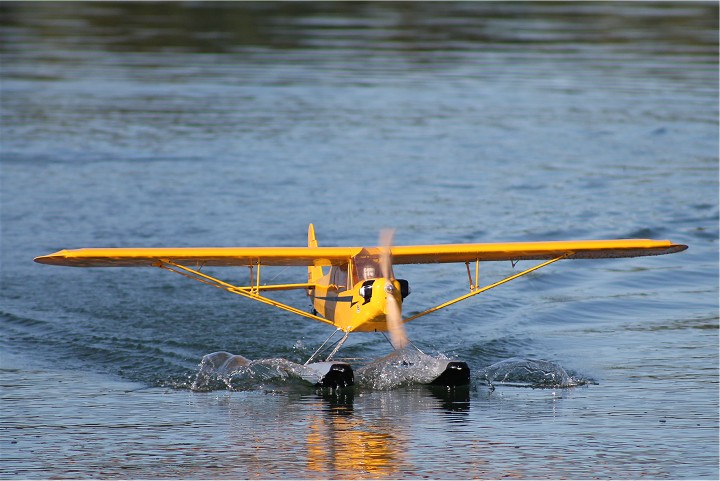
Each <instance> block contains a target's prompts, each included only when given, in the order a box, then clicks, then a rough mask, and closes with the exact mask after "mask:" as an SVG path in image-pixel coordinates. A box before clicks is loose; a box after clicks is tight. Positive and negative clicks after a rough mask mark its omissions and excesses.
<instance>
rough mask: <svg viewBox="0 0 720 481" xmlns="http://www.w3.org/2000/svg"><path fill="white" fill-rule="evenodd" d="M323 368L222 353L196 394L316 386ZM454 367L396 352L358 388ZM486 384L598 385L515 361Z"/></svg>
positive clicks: (546, 365)
mask: <svg viewBox="0 0 720 481" xmlns="http://www.w3.org/2000/svg"><path fill="white" fill-rule="evenodd" d="M319 364H328V363H318V364H309V365H303V364H298V363H295V362H292V361H289V360H287V359H281V358H274V359H258V360H254V361H251V360H249V359H247V358H245V357H243V356H240V355H236V354H230V353H228V352H224V351H220V352H214V353H212V354H208V355H206V356H204V357H203V359H202V361H201V362H200V367H199V370H198V373H197V375H196V376H195V380H194V381H193V383H192V385H191V386H190V389H192V390H193V391H214V390H232V391H243V390H254V389H258V388H260V387H263V386H268V385H274V386H278V385H280V386H281V385H285V386H287V385H292V384H297V385H304V386H307V387H310V386H315V387H317V385H318V383H320V382H321V380H322V378H323V376H324V373H323V372H321V371H319V370H318V368H317V366H318V365H319ZM452 364H453V361H452V360H451V359H450V358H448V357H446V356H445V355H443V354H437V355H434V356H431V355H428V354H425V353H423V352H421V351H419V350H417V349H415V348H414V347H412V346H409V347H407V348H404V349H399V350H396V351H393V352H391V353H390V354H388V355H387V356H384V357H381V358H379V359H376V360H373V361H371V362H370V363H368V364H366V365H363V366H361V367H359V368H358V369H357V370H356V371H355V376H354V378H355V385H357V386H358V388H360V389H368V390H383V391H384V390H390V389H396V388H399V387H404V386H412V385H418V384H432V383H433V382H434V381H435V380H437V379H438V377H439V376H441V375H442V374H443V373H444V372H446V371H447V370H448V366H450V365H452ZM476 378H477V381H478V382H479V383H480V384H486V385H488V386H489V387H490V390H491V391H492V390H494V389H495V386H497V385H504V386H517V387H531V388H571V387H576V386H582V385H585V384H590V383H593V381H591V380H588V379H585V378H583V377H580V376H577V375H572V374H569V373H568V372H567V371H566V370H565V369H563V368H562V367H561V366H560V365H559V364H556V363H553V362H550V361H544V360H530V359H522V358H510V359H505V360H503V361H500V362H497V363H495V364H493V365H491V366H488V367H486V368H484V369H482V370H481V371H480V372H479V374H478V375H477V377H476Z"/></svg>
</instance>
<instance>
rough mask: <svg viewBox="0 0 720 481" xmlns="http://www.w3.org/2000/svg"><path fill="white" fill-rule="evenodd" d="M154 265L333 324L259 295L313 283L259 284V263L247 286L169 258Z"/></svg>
mask: <svg viewBox="0 0 720 481" xmlns="http://www.w3.org/2000/svg"><path fill="white" fill-rule="evenodd" d="M154 266H155V267H159V268H161V269H165V270H166V271H170V272H174V273H175V274H180V275H181V276H183V277H187V278H188V279H192V280H195V281H198V282H201V283H203V284H207V285H210V286H213V287H217V288H218V289H224V290H226V291H228V292H232V293H233V294H238V295H240V296H243V297H247V298H248V299H252V300H254V301H258V302H262V303H264V304H268V305H270V306H273V307H277V308H279V309H284V310H286V311H289V312H292V313H293V314H297V315H299V316H303V317H307V318H310V319H314V320H316V321H320V322H324V323H326V324H330V325H333V322H332V321H331V320H329V319H325V318H324V317H320V316H316V315H314V314H310V313H309V312H305V311H303V310H301V309H298V308H296V307H292V306H289V305H287V304H284V303H282V302H278V301H276V300H273V299H270V298H268V297H265V296H263V295H261V294H260V291H263V290H276V291H278V290H289V289H308V288H311V287H314V284H274V285H270V286H261V285H260V277H259V271H260V266H259V265H258V278H257V283H256V284H255V285H251V286H249V287H248V286H234V285H232V284H229V283H227V282H225V281H221V280H220V279H217V278H215V277H212V276H209V275H207V274H203V273H202V272H200V271H197V270H195V269H191V268H189V267H186V266H183V265H181V264H176V263H175V262H172V261H169V260H160V261H157V262H156V263H155V264H154Z"/></svg>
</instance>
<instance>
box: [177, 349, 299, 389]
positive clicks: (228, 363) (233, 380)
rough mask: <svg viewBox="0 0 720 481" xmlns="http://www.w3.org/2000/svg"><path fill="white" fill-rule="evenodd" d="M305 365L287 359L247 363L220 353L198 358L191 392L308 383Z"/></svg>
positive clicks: (241, 357)
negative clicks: (198, 361)
mask: <svg viewBox="0 0 720 481" xmlns="http://www.w3.org/2000/svg"><path fill="white" fill-rule="evenodd" d="M306 371H307V369H306V368H305V366H303V365H301V364H297V363H294V362H292V361H288V360H287V359H280V358H276V359H258V360H254V361H251V360H249V359H247V358H245V357H243V356H240V355H238V354H230V353H229V352H225V351H220V352H214V353H212V354H208V355H206V356H204V357H203V358H202V361H201V362H200V369H199V371H198V373H197V376H196V377H195V381H194V382H193V383H192V385H191V386H190V389H192V390H193V391H214V390H221V389H228V390H231V391H243V390H250V389H257V388H258V387H259V386H262V385H266V384H288V383H289V382H292V381H297V382H303V381H304V382H308V373H307V372H306Z"/></svg>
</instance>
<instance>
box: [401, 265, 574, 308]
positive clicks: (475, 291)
mask: <svg viewBox="0 0 720 481" xmlns="http://www.w3.org/2000/svg"><path fill="white" fill-rule="evenodd" d="M573 254H574V253H573V252H566V253H565V254H563V255H561V256H559V257H555V258H553V259H550V260H549V261H546V262H543V263H541V264H538V265H536V266H533V267H531V268H529V269H525V270H524V271H522V272H518V273H517V274H514V275H512V276H510V277H506V278H505V279H502V280H500V281H498V282H495V283H493V284H489V285H487V286H485V287H477V286H478V284H477V282H478V278H477V275H478V271H479V267H478V264H479V262H478V263H476V265H475V272H476V274H475V276H476V277H475V282H474V283H473V282H472V278H471V280H470V292H469V293H468V294H465V295H463V296H460V297H456V298H455V299H452V300H450V301H447V302H444V303H442V304H439V305H437V306H435V307H431V308H430V309H428V310H426V311H423V312H421V313H419V314H415V315H414V316H410V317H408V318H406V319H404V321H403V322H409V321H412V320H413V319H417V318H418V317H422V316H424V315H427V314H430V313H431V312H435V311H439V310H440V309H443V308H445V307H448V306H451V305H453V304H455V303H458V302H460V301H464V300H465V299H468V298H470V297H472V296H476V295H478V294H480V293H481V292H485V291H489V290H490V289H492V288H493V287H497V286H499V285H502V284H505V283H506V282H510V281H512V280H514V279H517V278H518V277H522V276H524V275H526V274H529V273H531V272H532V271H536V270H538V269H540V268H541V267H545V266H547V265H550V264H552V263H553V262H557V261H559V260H561V259H565V258H566V257H570V256H572V255H573ZM466 264H467V263H466ZM467 268H468V276H469V275H470V266H469V265H467Z"/></svg>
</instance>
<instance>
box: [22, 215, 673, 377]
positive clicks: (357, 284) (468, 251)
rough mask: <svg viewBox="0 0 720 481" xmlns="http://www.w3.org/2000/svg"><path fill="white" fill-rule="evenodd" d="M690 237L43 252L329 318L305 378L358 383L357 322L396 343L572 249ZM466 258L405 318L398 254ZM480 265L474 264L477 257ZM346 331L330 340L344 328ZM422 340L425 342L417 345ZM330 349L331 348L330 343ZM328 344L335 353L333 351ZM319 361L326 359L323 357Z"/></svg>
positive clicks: (223, 358) (233, 361)
mask: <svg viewBox="0 0 720 481" xmlns="http://www.w3.org/2000/svg"><path fill="white" fill-rule="evenodd" d="M685 249H687V246H686V245H682V244H674V243H672V242H670V241H668V240H650V239H619V240H581V241H551V242H515V243H484V244H441V245H416V246H393V245H392V231H383V233H382V234H381V239H380V243H379V245H378V246H376V247H319V246H318V241H317V239H316V237H315V229H314V227H313V225H312V224H310V226H309V228H308V245H307V247H190V248H85V249H71V250H61V251H58V252H55V253H53V254H49V255H45V256H40V257H36V258H35V262H39V263H42V264H50V265H57V266H71V267H158V268H161V269H165V270H168V271H170V272H174V273H177V274H180V275H182V276H185V277H187V278H190V279H193V280H196V281H199V282H201V283H204V284H208V285H211V286H214V287H217V288H220V289H224V290H226V291H228V292H231V293H234V294H238V295H240V296H242V297H245V298H247V299H251V300H254V301H258V302H262V303H265V304H268V305H270V306H274V307H277V308H280V309H284V310H286V311H289V312H292V313H294V314H297V315H300V316H304V317H307V318H309V319H313V320H315V321H319V322H322V323H325V324H328V325H330V326H333V327H334V328H335V330H334V331H333V333H332V335H331V336H330V337H329V338H328V339H327V340H326V341H325V342H324V343H323V344H322V345H321V346H320V347H319V348H318V349H317V350H316V351H315V352H314V353H313V355H312V356H310V358H309V359H308V360H307V362H306V363H305V369H306V370H305V372H306V373H307V375H305V376H303V377H304V378H305V379H307V380H309V381H311V382H313V383H314V384H316V385H318V386H328V387H332V388H337V387H343V386H348V385H352V384H353V381H354V377H353V370H352V367H351V366H350V365H349V364H348V363H346V362H336V361H334V360H333V358H334V356H335V354H336V353H337V352H338V350H339V349H340V347H341V346H342V345H343V343H344V342H345V341H346V340H347V338H348V336H349V335H350V333H352V332H387V333H388V334H389V340H390V343H391V344H392V346H393V348H394V349H395V350H396V351H399V350H403V349H405V348H406V347H407V346H408V345H409V344H410V343H409V341H408V338H407V335H406V333H405V329H404V326H403V325H404V323H406V322H409V321H412V320H414V319H417V318H419V317H422V316H425V315H427V314H430V313H432V312H435V311H437V310H439V309H443V308H445V307H447V306H450V305H453V304H455V303H457V302H460V301H463V300H466V299H469V298H471V297H473V296H476V295H478V294H480V293H483V292H485V291H487V290H489V289H493V288H495V287H497V286H500V285H502V284H505V283H507V282H510V281H512V280H515V279H517V278H519V277H522V276H525V275H527V274H529V273H531V272H533V271H535V270H537V269H540V268H543V267H546V266H548V265H550V264H552V263H554V262H557V261H560V260H566V259H602V258H621V257H638V256H654V255H662V254H672V253H675V252H680V251H683V250H685ZM488 261H510V262H512V263H513V266H515V264H516V263H517V262H518V261H540V262H539V263H537V264H535V265H533V266H531V267H529V268H526V269H524V270H522V271H520V272H517V273H516V274H513V275H511V276H509V277H506V278H504V279H502V280H499V281H497V282H494V283H491V284H488V285H484V286H481V285H480V284H479V270H480V262H488ZM433 263H459V264H463V263H464V264H465V267H466V271H467V276H468V277H467V279H468V283H469V292H467V293H465V294H464V295H461V296H459V297H456V298H454V299H450V300H448V301H447V302H444V303H442V304H438V305H436V306H434V307H431V308H429V309H426V310H424V311H422V312H419V313H417V314H414V315H412V316H410V317H406V318H403V315H402V304H403V301H404V300H405V298H406V297H407V296H408V295H409V294H410V286H409V284H408V282H407V281H406V280H404V279H396V278H395V276H394V274H393V264H433ZM206 266H208V267H210V266H213V267H215V266H220V267H228V266H244V267H247V268H249V270H250V280H249V283H248V285H235V284H231V283H229V282H226V281H223V280H221V279H219V278H217V277H214V276H212V275H209V274H208V273H206V272H202V269H203V268H204V267H206ZM266 266H300V267H307V270H308V273H307V282H303V283H298V284H263V283H262V282H261V281H262V278H261V268H262V267H266ZM471 266H472V267H471ZM291 289H299V290H304V291H306V293H307V295H308V296H309V297H310V299H311V301H312V306H313V308H312V310H311V311H310V312H307V311H305V310H302V309H299V308H297V307H293V306H291V305H288V304H286V303H283V302H280V301H278V300H275V299H272V298H271V297H268V296H267V294H269V293H272V292H274V291H281V290H291ZM338 333H341V334H342V336H341V337H340V338H339V340H338V341H335V342H334V344H329V343H330V340H331V339H333V337H335V335H336V334H338ZM416 349H417V348H416ZM328 351H329V353H328ZM326 353H327V354H326ZM322 358H324V360H320V361H316V359H322ZM246 362H249V361H248V360H247V359H245V358H244V357H242V356H233V355H231V354H229V353H224V352H220V353H214V354H213V355H208V356H205V358H204V359H203V363H202V364H203V365H204V366H205V367H208V368H212V369H221V368H222V367H223V365H224V367H225V368H226V369H228V368H229V367H233V366H237V365H242V364H245V363H246ZM427 381H428V383H429V384H436V385H443V386H458V385H466V384H469V382H470V369H469V367H468V365H467V363H465V362H462V361H456V360H446V361H445V362H440V363H438V364H437V366H436V369H435V372H434V373H433V375H432V376H431V378H429V379H427Z"/></svg>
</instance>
